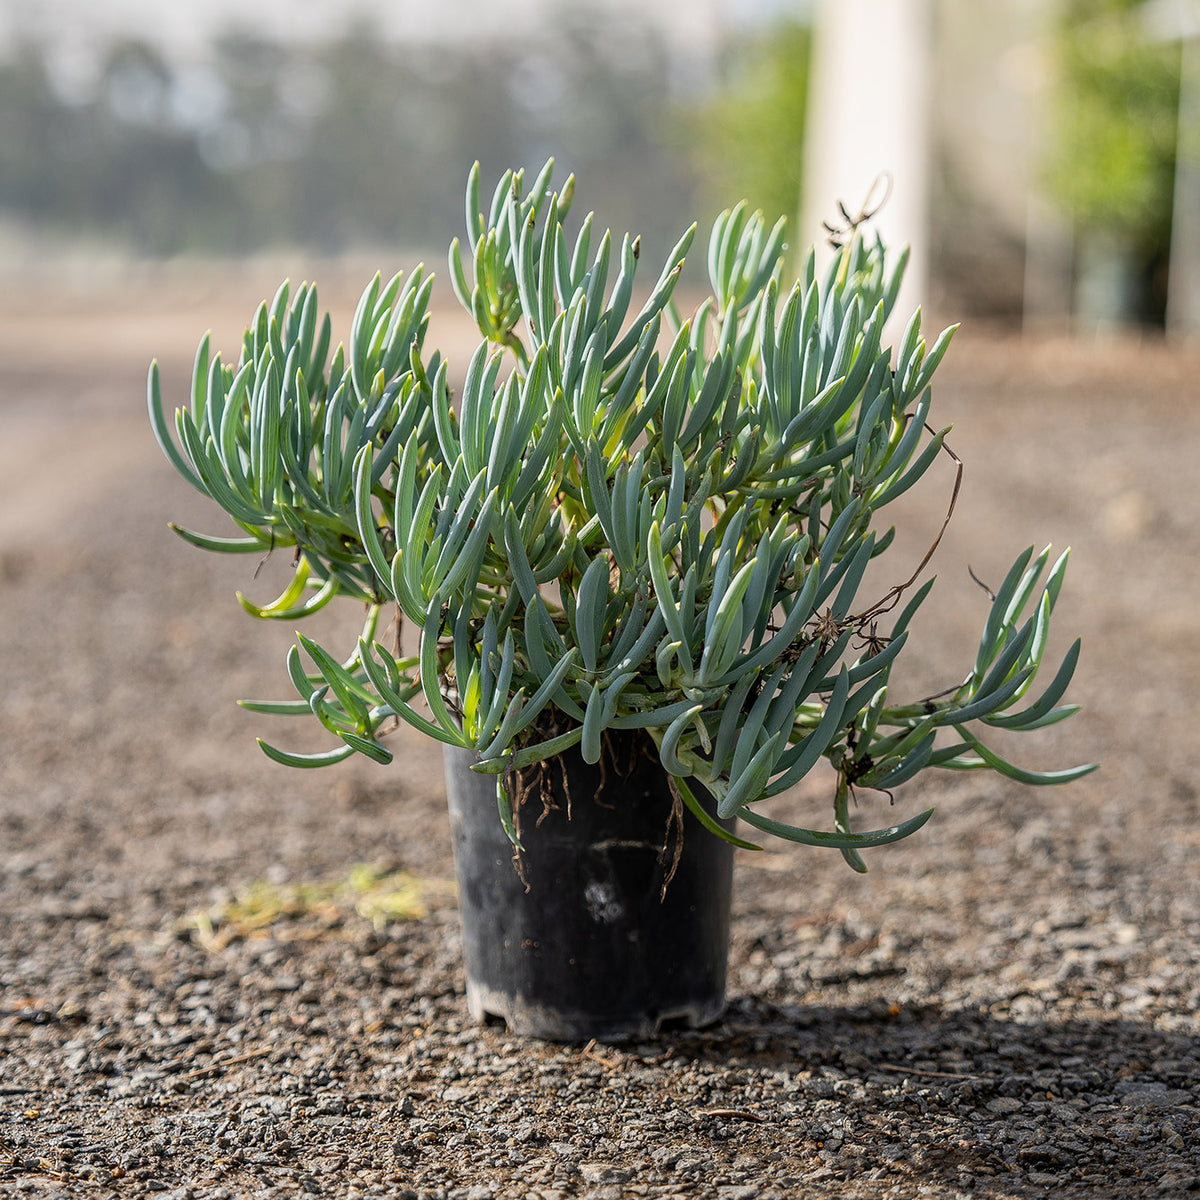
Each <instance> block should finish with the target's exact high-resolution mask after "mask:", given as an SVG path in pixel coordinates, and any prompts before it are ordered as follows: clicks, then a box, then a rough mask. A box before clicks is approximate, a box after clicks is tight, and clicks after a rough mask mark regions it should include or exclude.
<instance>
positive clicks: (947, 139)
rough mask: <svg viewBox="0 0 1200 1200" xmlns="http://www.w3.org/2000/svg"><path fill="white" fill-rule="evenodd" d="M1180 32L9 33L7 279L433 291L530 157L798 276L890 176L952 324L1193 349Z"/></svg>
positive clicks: (1191, 69) (262, 24)
mask: <svg viewBox="0 0 1200 1200" xmlns="http://www.w3.org/2000/svg"><path fill="white" fill-rule="evenodd" d="M1197 7H1198V6H1197V5H1196V4H1194V3H1192V2H1191V0H1145V2H1137V0H1004V2H1002V3H992V4H987V5H980V4H977V3H974V2H973V0H889V3H886V4H883V3H879V0H838V2H836V3H832V2H831V3H824V4H823V3H821V2H820V0H659V2H658V3H655V4H645V3H643V2H642V0H582V2H570V3H568V2H567V0H512V2H510V3H504V4H497V3H485V2H483V0H450V2H447V3H442V4H432V5H431V4H426V3H417V2H416V0H320V2H317V0H290V2H287V3H285V2H284V0H260V2H258V3H255V4H253V5H247V4H244V3H239V2H238V0H173V3H171V4H170V5H164V4H161V3H159V2H158V0H110V2H108V3H105V4H102V5H97V4H92V3H89V2H87V0H45V2H44V3H41V4H38V5H29V4H25V3H20V2H18V0H0V270H3V271H6V272H8V273H10V274H11V273H12V272H14V271H20V272H28V271H29V270H31V269H35V268H38V267H45V266H46V265H47V264H49V263H51V262H53V261H55V260H58V261H60V262H61V261H62V260H63V259H64V258H65V259H69V260H70V261H71V262H74V263H78V262H79V261H81V260H83V261H86V260H88V259H89V258H90V259H92V260H93V261H94V260H97V259H100V260H103V261H106V262H108V263H109V264H111V263H113V262H114V261H127V262H142V263H145V262H164V261H171V260H178V259H179V258H180V257H181V256H183V257H188V258H196V257H205V258H217V259H231V258H238V259H241V260H243V261H244V260H245V259H246V257H247V256H250V255H261V254H264V253H271V254H275V255H278V254H280V253H283V254H284V255H288V254H306V255H308V256H310V257H311V256H314V255H316V256H320V257H322V258H328V257H330V256H342V255H346V254H359V253H366V254H373V255H375V257H376V258H379V257H381V256H382V255H386V256H387V257H388V259H389V260H392V259H396V258H399V259H401V260H402V261H407V260H409V259H414V258H418V257H424V258H426V259H429V260H431V261H433V262H435V263H439V262H440V261H441V256H442V254H444V250H443V249H442V248H443V247H444V246H445V244H446V242H447V241H448V239H449V238H450V237H452V236H454V235H455V234H457V233H459V232H460V231H461V224H462V218H461V215H460V205H459V204H458V197H459V196H460V195H461V189H462V184H463V180H464V178H465V175H466V171H467V168H468V167H469V166H470V164H471V163H472V162H473V161H474V160H475V159H479V160H480V161H481V163H482V166H483V176H484V179H485V181H487V180H493V179H495V178H496V177H498V175H499V174H500V173H501V171H502V170H503V169H504V168H505V167H507V166H510V165H519V164H524V165H527V166H530V167H537V166H540V165H541V163H542V162H543V161H544V160H545V158H546V157H547V156H549V155H551V154H553V155H555V156H556V158H557V160H558V162H559V163H560V164H561V168H562V170H563V171H564V173H565V172H566V171H575V172H576V173H577V174H578V175H579V176H580V178H581V180H582V181H583V183H584V195H585V196H586V202H587V204H588V206H589V207H592V208H594V209H595V210H596V211H597V214H598V217H599V219H600V220H601V221H602V222H603V224H605V225H609V226H611V227H612V228H614V230H616V231H618V232H623V231H624V230H626V229H628V230H631V231H634V232H638V233H640V234H641V235H642V236H643V239H644V245H645V246H646V248H647V249H648V250H649V251H651V252H653V253H654V254H657V253H659V252H661V251H662V250H664V249H665V248H666V247H667V246H668V245H669V243H670V242H672V241H673V240H674V237H675V236H676V235H677V234H678V232H679V230H680V229H681V228H682V227H683V226H685V225H686V224H687V223H689V221H690V220H691V219H692V218H693V217H695V218H699V219H700V220H701V221H702V222H703V221H705V220H706V219H707V218H710V217H711V216H712V215H713V214H714V213H715V212H717V211H719V210H720V209H721V208H723V207H726V206H728V205H729V204H731V203H732V202H733V201H735V200H737V199H738V198H740V197H742V196H746V197H748V198H749V199H750V200H751V201H752V202H753V203H754V204H755V205H757V206H761V207H762V208H763V209H764V210H765V211H767V212H768V213H770V214H771V215H776V214H786V215H787V216H788V217H789V218H791V219H792V221H793V234H792V241H793V242H794V243H796V244H797V245H807V244H809V243H811V242H814V241H820V240H822V239H823V238H824V231H823V230H822V228H821V222H822V221H823V220H825V221H829V222H831V223H834V224H836V223H837V222H838V221H839V220H840V219H841V218H840V217H839V213H838V208H837V203H838V202H839V201H842V202H844V203H845V204H846V205H847V207H848V209H849V210H850V211H851V212H856V211H858V209H859V208H860V206H861V204H862V203H863V201H864V199H865V197H866V195H867V193H868V192H869V191H870V190H871V185H872V181H873V180H875V178H876V176H877V175H879V174H880V173H881V172H886V173H887V175H888V177H889V178H890V183H891V189H892V190H891V196H890V198H889V200H888V203H887V204H886V206H885V208H884V211H883V213H882V215H881V220H882V227H883V229H884V231H885V235H887V236H889V237H892V238H894V239H896V240H903V241H907V242H911V243H912V244H913V247H914V289H913V290H914V291H918V290H919V292H920V294H921V295H922V296H923V297H924V298H925V299H926V300H930V299H932V301H933V303H934V305H935V307H936V308H937V309H938V310H939V311H940V310H946V311H952V312H953V313H954V314H955V316H961V315H966V316H968V317H978V318H989V319H995V320H997V321H1002V322H1007V323H1010V324H1013V325H1016V324H1023V325H1025V326H1026V327H1029V326H1037V327H1040V328H1050V329H1055V330H1062V329H1065V328H1074V329H1080V330H1083V331H1085V332H1093V331H1096V330H1102V329H1108V328H1113V327H1135V328H1142V329H1151V330H1152V329H1156V328H1163V327H1169V328H1170V329H1171V330H1172V331H1173V332H1176V333H1179V334H1181V335H1183V336H1188V335H1192V334H1195V332H1196V330H1197V329H1198V328H1200V298H1198V296H1197V293H1198V290H1200V289H1198V285H1197V277H1198V276H1200V231H1198V230H1197V229H1194V228H1189V223H1190V224H1191V225H1196V224H1197V223H1200V191H1198V188H1200V183H1198V180H1200V168H1198V166H1197V159H1198V158H1200V152H1198V151H1197V148H1196V147H1195V146H1193V145H1191V144H1190V140H1189V139H1191V140H1195V137H1196V136H1200V135H1198V132H1197V131H1198V130H1200V117H1198V116H1197V112H1198V110H1200V69H1198V68H1197V67H1196V65H1195V64H1196V62H1197V61H1198V60H1200V51H1198V50H1197V48H1196V47H1197V45H1198V35H1200V14H1198V11H1197ZM1181 80H1182V86H1181ZM1181 114H1183V119H1182V120H1181ZM560 177H561V176H560ZM882 190H883V185H882V184H881V185H880V187H879V188H878V189H877V190H876V193H875V194H876V198H878V196H879V195H881V194H882Z"/></svg>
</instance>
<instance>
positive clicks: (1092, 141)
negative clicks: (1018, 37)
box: [1048, 0, 1179, 256]
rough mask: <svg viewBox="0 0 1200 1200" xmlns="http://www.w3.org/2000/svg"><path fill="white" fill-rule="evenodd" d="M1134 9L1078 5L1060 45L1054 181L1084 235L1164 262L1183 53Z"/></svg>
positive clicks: (1111, 1)
mask: <svg viewBox="0 0 1200 1200" xmlns="http://www.w3.org/2000/svg"><path fill="white" fill-rule="evenodd" d="M1139 8H1140V5H1139V3H1138V2H1137V0H1072V2H1071V3H1069V4H1068V5H1067V6H1066V10H1065V12H1064V15H1063V18H1062V22H1061V25H1060V28H1059V36H1058V46H1057V49H1058V71H1059V76H1058V81H1057V89H1056V91H1055V94H1054V114H1055V125H1054V138H1053V148H1052V154H1051V159H1050V163H1049V167H1048V178H1049V182H1050V186H1051V188H1052V192H1053V194H1054V195H1055V196H1056V197H1057V198H1058V200H1059V202H1060V203H1061V204H1062V205H1063V206H1064V208H1065V209H1066V211H1067V212H1069V213H1070V214H1071V216H1072V218H1073V220H1074V222H1075V226H1076V229H1077V230H1078V231H1080V232H1081V233H1085V234H1087V233H1099V234H1107V235H1112V236H1116V237H1117V238H1119V239H1121V240H1123V241H1125V242H1126V243H1128V244H1129V245H1131V246H1132V247H1134V248H1135V249H1136V250H1138V251H1139V252H1140V253H1142V254H1143V255H1150V256H1154V255H1165V254H1166V250H1167V246H1168V244H1169V240H1170V232H1171V200H1172V190H1173V184H1174V176H1175V140H1176V123H1177V110H1178V104H1179V46H1178V44H1177V43H1171V42H1153V41H1151V40H1150V38H1149V36H1148V34H1147V32H1146V30H1145V28H1144V25H1143V21H1142V17H1141V15H1140V13H1139Z"/></svg>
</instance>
